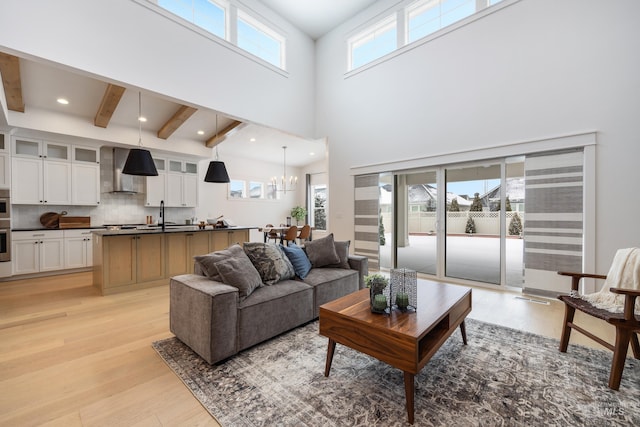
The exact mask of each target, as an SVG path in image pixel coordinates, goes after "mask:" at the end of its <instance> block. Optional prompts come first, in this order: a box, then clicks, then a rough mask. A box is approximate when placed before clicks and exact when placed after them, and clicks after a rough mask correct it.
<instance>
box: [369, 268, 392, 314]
mask: <svg viewBox="0 0 640 427" xmlns="http://www.w3.org/2000/svg"><path fill="white" fill-rule="evenodd" d="M364 283H365V284H366V285H367V288H369V295H370V298H371V301H370V302H371V311H372V312H373V313H386V309H387V305H388V303H387V296H386V295H385V294H384V289H385V288H386V287H387V285H388V284H389V279H388V278H386V277H385V276H383V275H382V274H378V273H374V274H370V275H368V276H364Z"/></svg>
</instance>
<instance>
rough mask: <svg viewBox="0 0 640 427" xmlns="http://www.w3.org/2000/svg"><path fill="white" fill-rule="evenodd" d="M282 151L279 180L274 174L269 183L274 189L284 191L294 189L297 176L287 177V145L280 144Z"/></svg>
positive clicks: (296, 183)
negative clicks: (280, 176)
mask: <svg viewBox="0 0 640 427" xmlns="http://www.w3.org/2000/svg"><path fill="white" fill-rule="evenodd" d="M282 150H283V151H284V152H283V155H282V156H283V161H282V178H280V182H278V180H277V179H276V177H275V176H274V177H273V178H271V185H272V186H273V188H275V190H276V191H282V192H283V193H286V192H287V191H295V189H296V187H297V185H298V177H297V176H293V175H292V176H289V177H287V146H286V145H283V146H282Z"/></svg>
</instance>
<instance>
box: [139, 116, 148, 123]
mask: <svg viewBox="0 0 640 427" xmlns="http://www.w3.org/2000/svg"><path fill="white" fill-rule="evenodd" d="M138 121H141V122H143V123H144V122H146V121H147V118H146V117H145V116H140V117H138Z"/></svg>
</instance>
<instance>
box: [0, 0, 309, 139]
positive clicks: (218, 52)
mask: <svg viewBox="0 0 640 427" xmlns="http://www.w3.org/2000/svg"><path fill="white" fill-rule="evenodd" d="M144 4H146V2H143V1H140V2H135V1H132V0H110V1H86V0H65V1H63V2H59V1H48V0H30V1H24V0H3V1H2V4H1V5H0V50H3V51H7V52H9V53H13V54H15V55H17V56H22V57H28V58H31V59H33V60H36V61H40V62H46V63H53V64H58V65H60V66H62V67H63V68H67V69H72V70H74V71H77V72H79V73H81V74H84V75H90V76H94V77H97V78H99V79H101V80H105V81H110V82H116V83H119V84H122V85H124V86H133V87H138V88H142V89H143V90H147V91H151V92H155V93H157V94H161V95H165V96H167V97H170V98H173V99H176V100H182V101H185V102H187V103H190V104H194V105H198V106H201V107H204V108H210V109H213V110H216V111H219V112H221V113H224V114H227V115H229V116H232V117H236V118H239V119H240V120H243V121H251V122H255V123H259V124H263V125H267V126H270V127H274V128H277V129H282V130H286V131H288V132H290V133H293V134H296V135H302V136H311V135H312V134H313V128H314V117H313V112H314V105H313V97H314V43H313V41H312V40H311V39H310V38H309V37H308V36H306V35H304V34H303V33H301V32H300V31H299V30H297V29H296V28H294V27H293V26H291V25H290V24H288V23H287V21H285V20H284V19H282V18H280V17H278V16H277V15H275V14H274V13H273V12H271V11H270V10H269V9H267V8H266V7H265V6H264V5H263V4H262V3H261V2H259V1H257V0H243V4H244V5H246V6H247V7H249V8H251V9H252V10H253V11H255V12H256V13H259V14H260V15H262V16H263V17H264V18H265V19H267V20H269V21H270V22H272V23H273V24H275V25H277V26H278V28H279V30H280V31H282V32H283V33H284V34H285V35H286V37H287V71H288V72H287V75H282V74H281V73H278V72H276V71H273V70H272V69H269V68H268V67H265V66H264V65H262V64H260V63H259V62H257V61H255V60H252V59H249V58H247V57H246V56H243V55H240V54H238V53H236V52H235V51H233V50H232V49H230V48H229V46H228V45H225V44H224V43H222V44H221V43H216V42H214V41H212V40H210V39H209V38H207V37H204V36H202V35H200V34H198V33H197V32H195V31H193V30H191V29H188V28H186V27H184V26H182V25H178V24H176V23H175V22H173V21H171V20H169V19H167V18H166V17H164V16H162V15H161V14H159V13H156V12H154V11H151V10H150V9H149V8H147V7H146V6H144ZM16 114H18V113H16ZM56 131H57V132H60V131H59V130H56ZM61 133H69V132H61ZM70 134H72V133H70Z"/></svg>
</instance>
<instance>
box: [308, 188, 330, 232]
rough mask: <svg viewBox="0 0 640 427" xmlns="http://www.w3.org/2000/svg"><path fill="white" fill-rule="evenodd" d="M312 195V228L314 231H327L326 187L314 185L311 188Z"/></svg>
mask: <svg viewBox="0 0 640 427" xmlns="http://www.w3.org/2000/svg"><path fill="white" fill-rule="evenodd" d="M312 195H313V226H314V227H315V229H316V230H326V229H327V187H326V185H316V186H313V187H312Z"/></svg>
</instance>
